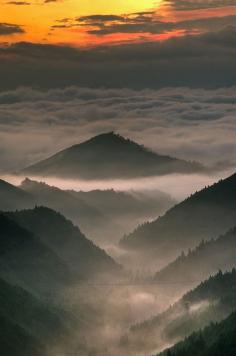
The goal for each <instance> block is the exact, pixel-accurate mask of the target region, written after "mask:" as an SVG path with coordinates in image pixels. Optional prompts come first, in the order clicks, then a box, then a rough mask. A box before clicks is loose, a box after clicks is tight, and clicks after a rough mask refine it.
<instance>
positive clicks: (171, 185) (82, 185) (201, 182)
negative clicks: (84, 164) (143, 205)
mask: <svg viewBox="0 0 236 356" xmlns="http://www.w3.org/2000/svg"><path fill="white" fill-rule="evenodd" d="M231 173H234V169H231V170H225V171H222V172H219V173H215V174H212V175H204V174H191V175H189V174H188V175H186V174H170V175H166V176H161V177H147V178H139V179H129V180H107V181H85V180H69V179H60V178H47V177H34V176H30V178H32V179H34V180H36V181H43V182H45V183H47V184H49V185H52V186H55V187H58V188H60V189H65V190H67V189H68V190H70V189H73V190H76V191H80V190H82V191H90V190H94V189H100V190H106V189H114V190H118V191H130V190H137V191H146V192H148V191H150V193H152V192H153V191H155V190H160V191H163V192H166V193H168V194H170V195H171V196H172V197H173V198H174V199H176V200H182V199H184V198H186V197H187V196H189V195H190V194H192V193H194V192H195V191H197V190H201V189H202V188H204V187H205V186H207V185H211V184H213V183H214V182H216V181H218V180H220V179H224V178H226V177H227V176H229V175H230V174H231ZM0 178H1V179H4V180H7V181H8V182H10V183H12V184H14V185H19V184H20V183H21V181H22V180H23V179H24V178H25V176H14V175H2V176H0Z"/></svg>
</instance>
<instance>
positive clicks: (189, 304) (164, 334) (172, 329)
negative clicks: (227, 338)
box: [127, 269, 236, 356]
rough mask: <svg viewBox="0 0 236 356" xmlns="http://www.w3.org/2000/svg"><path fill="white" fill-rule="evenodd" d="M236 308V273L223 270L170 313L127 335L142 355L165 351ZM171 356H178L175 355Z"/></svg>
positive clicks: (170, 309) (187, 296) (180, 301)
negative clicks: (143, 353) (159, 350)
mask: <svg viewBox="0 0 236 356" xmlns="http://www.w3.org/2000/svg"><path fill="white" fill-rule="evenodd" d="M235 309H236V270H235V269H233V270H232V272H226V273H225V274H223V273H222V272H221V271H219V272H218V273H217V274H216V275H214V276H213V277H210V278H209V279H207V280H206V281H204V282H202V283H200V284H199V285H198V286H197V287H196V288H195V289H193V290H191V291H189V292H188V293H186V294H185V295H184V296H183V297H182V298H181V299H180V300H179V301H177V302H176V303H175V304H173V305H172V306H170V307H169V308H168V309H167V310H166V311H164V312H162V313H160V314H159V315H157V316H154V317H153V318H151V319H148V320H146V321H144V322H142V323H140V324H136V325H134V326H133V327H131V329H130V333H128V334H127V337H128V341H129V344H130V347H131V348H132V347H133V348H135V349H137V350H138V351H139V352H140V351H141V350H142V349H144V350H146V349H153V350H158V349H162V348H163V345H170V344H173V343H176V342H177V341H179V340H181V339H182V338H184V337H186V336H189V335H190V334H191V333H193V332H195V331H198V330H199V329H202V328H203V327H205V326H207V325H208V324H209V323H212V322H218V321H221V320H222V319H224V318H226V317H227V316H229V315H230V314H231V313H232V312H233V311H234V310H235ZM195 351H196V352H195ZM198 351H199V348H198V347H196V346H195V348H193V349H192V352H189V353H185V354H184V353H183V356H190V355H195V354H197V355H198V353H197V352H198ZM167 355H168V354H167ZM167 355H166V356H167ZM171 355H173V356H175V353H173V354H171ZM177 355H182V354H181V353H180V354H178V353H177ZM204 355H205V354H204ZM211 355H212V356H213V354H211ZM219 355H222V356H223V355H225V354H219Z"/></svg>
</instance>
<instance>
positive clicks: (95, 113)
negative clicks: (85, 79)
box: [0, 87, 236, 170]
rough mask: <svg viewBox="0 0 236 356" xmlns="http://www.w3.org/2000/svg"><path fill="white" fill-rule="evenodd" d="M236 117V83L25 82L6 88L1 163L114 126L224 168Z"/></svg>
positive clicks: (25, 159) (1, 106)
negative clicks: (116, 85) (135, 86)
mask: <svg viewBox="0 0 236 356" xmlns="http://www.w3.org/2000/svg"><path fill="white" fill-rule="evenodd" d="M235 116H236V87H232V88H228V89H227V88H224V89H214V90H206V89H190V88H165V89H160V90H151V89H145V90H140V91H136V90H132V89H86V88H78V87H68V88H65V89H51V90H48V91H42V90H34V89H30V88H19V89H17V90H14V91H8V92H2V93H0V152H1V155H0V167H1V169H2V170H3V169H4V168H5V169H6V168H8V169H13V170H14V169H17V168H20V167H23V166H25V165H28V164H29V163H32V162H35V161H37V160H39V159H42V158H45V157H47V156H48V155H50V154H52V153H54V152H55V151H57V150H59V149H62V148H65V147H67V146H69V145H72V144H75V143H79V142H81V141H82V140H84V139H87V138H89V137H90V136H93V135H96V134H98V133H101V132H106V131H110V130H114V131H117V132H119V133H120V134H122V135H125V136H127V137H130V138H131V139H134V140H136V141H137V142H139V143H142V144H145V145H146V146H148V147H150V148H152V149H154V150H156V151H158V152H160V153H165V154H170V155H172V156H178V157H182V158H186V159H194V160H199V161H202V162H204V163H208V164H218V165H219V166H220V167H221V168H223V167H224V166H227V165H228V164H230V163H231V162H233V161H234V162H235V157H236V142H235V135H236V124H235Z"/></svg>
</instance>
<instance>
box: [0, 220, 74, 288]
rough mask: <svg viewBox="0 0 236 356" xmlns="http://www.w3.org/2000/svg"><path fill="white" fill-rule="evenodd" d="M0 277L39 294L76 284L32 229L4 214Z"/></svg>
mask: <svg viewBox="0 0 236 356" xmlns="http://www.w3.org/2000/svg"><path fill="white" fill-rule="evenodd" d="M0 229H1V234H0V276H2V277H4V278H5V279H6V280H9V281H11V282H12V283H13V284H18V285H21V286H24V287H25V288H27V289H28V290H30V291H32V292H34V293H39V294H45V293H46V294H50V293H52V292H54V293H55V291H57V290H60V289H61V288H64V287H65V286H66V285H68V284H69V283H70V282H71V281H72V274H71V272H70V271H69V268H68V267H67V265H66V264H65V263H64V262H63V261H62V260H61V259H60V258H59V257H58V256H57V255H56V254H55V253H54V252H53V251H52V250H51V249H50V248H49V247H47V246H45V245H44V244H43V243H42V242H40V241H39V239H38V238H37V237H36V236H35V235H34V234H33V233H32V232H31V231H29V230H27V229H25V228H23V227H22V226H20V225H19V224H18V223H16V222H15V221H13V220H12V219H10V218H9V217H7V216H5V215H3V214H0Z"/></svg>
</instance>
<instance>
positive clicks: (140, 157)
mask: <svg viewBox="0 0 236 356" xmlns="http://www.w3.org/2000/svg"><path fill="white" fill-rule="evenodd" d="M201 170H203V167H202V166H201V165H200V164H198V163H194V162H186V161H184V160H179V159H176V158H172V157H169V156H164V155H159V154H157V153H154V152H152V151H150V150H148V149H147V148H145V147H144V146H141V145H139V144H137V143H135V142H133V141H131V140H129V139H126V138H124V137H122V136H120V135H117V134H115V133H114V132H109V133H104V134H101V135H98V136H95V137H93V138H91V139H90V140H88V141H85V142H83V143H80V144H77V145H74V146H72V147H69V148H67V149H65V150H63V151H61V152H58V153H56V154H55V155H53V156H52V157H49V158H47V159H45V160H43V161H41V162H39V163H36V164H34V165H32V166H30V167H27V168H25V169H24V170H23V171H22V172H23V173H24V174H29V175H38V176H54V177H66V178H82V179H113V178H134V177H135V178H137V177H147V176H154V175H163V174H169V173H192V172H198V171H201Z"/></svg>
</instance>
